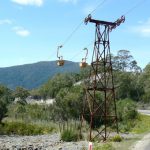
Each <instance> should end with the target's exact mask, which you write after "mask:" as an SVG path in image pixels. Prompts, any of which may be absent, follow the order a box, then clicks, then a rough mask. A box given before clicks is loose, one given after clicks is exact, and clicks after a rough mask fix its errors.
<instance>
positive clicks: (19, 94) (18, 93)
mask: <svg viewBox="0 0 150 150" xmlns="http://www.w3.org/2000/svg"><path fill="white" fill-rule="evenodd" d="M28 96H29V91H28V90H27V89H24V88H22V87H16V89H15V91H14V97H15V98H19V102H21V103H22V104H24V103H26V100H25V99H26V98H27V97H28Z"/></svg>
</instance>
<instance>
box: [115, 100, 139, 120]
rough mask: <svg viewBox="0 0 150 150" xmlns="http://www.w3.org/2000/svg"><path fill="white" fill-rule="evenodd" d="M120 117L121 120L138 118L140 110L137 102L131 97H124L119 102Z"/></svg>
mask: <svg viewBox="0 0 150 150" xmlns="http://www.w3.org/2000/svg"><path fill="white" fill-rule="evenodd" d="M117 110H118V119H119V120H120V121H125V122H126V121H127V120H132V119H135V118H137V116H138V112H137V110H136V104H135V102H134V101H132V100H131V99H123V100H119V101H118V102H117Z"/></svg>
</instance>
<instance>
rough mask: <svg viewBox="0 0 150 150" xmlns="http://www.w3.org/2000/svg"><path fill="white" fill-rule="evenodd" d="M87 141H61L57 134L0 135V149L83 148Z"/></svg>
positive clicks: (51, 149)
mask: <svg viewBox="0 0 150 150" xmlns="http://www.w3.org/2000/svg"><path fill="white" fill-rule="evenodd" d="M83 149H85V150H86V149H88V142H87V141H80V142H63V141H61V140H60V136H59V134H53V135H39V136H15V135H13V136H4V135H3V136H2V135H1V136H0V150H83Z"/></svg>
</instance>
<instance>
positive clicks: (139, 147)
mask: <svg viewBox="0 0 150 150" xmlns="http://www.w3.org/2000/svg"><path fill="white" fill-rule="evenodd" d="M138 112H139V113H141V114H145V115H148V116H150V110H138ZM132 150H150V133H149V134H147V135H145V136H144V137H143V138H142V139H141V140H140V141H138V142H137V143H136V145H135V146H134V147H133V149H132Z"/></svg>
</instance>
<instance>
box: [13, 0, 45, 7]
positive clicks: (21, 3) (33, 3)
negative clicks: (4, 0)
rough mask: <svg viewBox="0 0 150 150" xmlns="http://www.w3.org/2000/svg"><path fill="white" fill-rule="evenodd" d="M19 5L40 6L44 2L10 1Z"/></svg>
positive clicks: (37, 0)
mask: <svg viewBox="0 0 150 150" xmlns="http://www.w3.org/2000/svg"><path fill="white" fill-rule="evenodd" d="M11 1H12V2H15V3H17V4H20V5H35V6H42V5H43V2H44V0H11Z"/></svg>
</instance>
